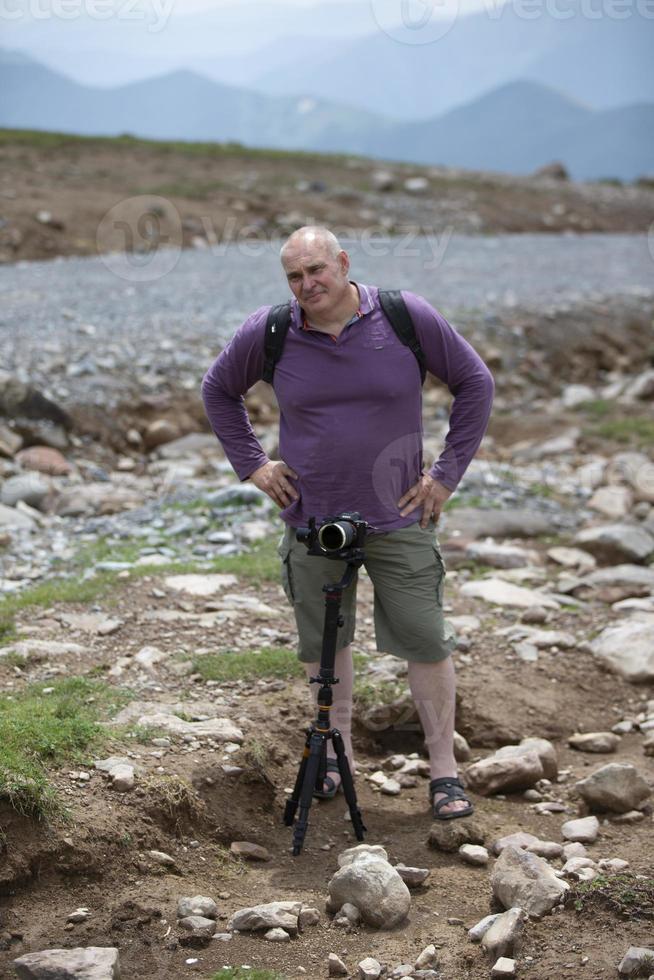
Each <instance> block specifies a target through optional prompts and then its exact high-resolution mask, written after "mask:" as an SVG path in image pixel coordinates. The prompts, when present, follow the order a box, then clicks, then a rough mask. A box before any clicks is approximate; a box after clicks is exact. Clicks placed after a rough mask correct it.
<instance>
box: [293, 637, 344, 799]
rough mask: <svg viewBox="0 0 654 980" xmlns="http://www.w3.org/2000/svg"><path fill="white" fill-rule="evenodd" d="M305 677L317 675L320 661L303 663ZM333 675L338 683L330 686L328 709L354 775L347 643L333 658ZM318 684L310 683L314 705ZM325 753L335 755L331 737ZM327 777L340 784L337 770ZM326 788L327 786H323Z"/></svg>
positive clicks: (332, 756)
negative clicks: (329, 706)
mask: <svg viewBox="0 0 654 980" xmlns="http://www.w3.org/2000/svg"><path fill="white" fill-rule="evenodd" d="M304 666H305V669H306V672H307V678H309V677H317V676H318V672H319V670H320V662H317V663H312V664H305V665H304ZM334 677H338V684H335V685H334V686H333V688H332V694H333V698H334V701H333V704H332V710H331V711H330V716H331V721H332V728H338V730H339V732H340V733H341V735H342V736H343V745H344V746H345V754H346V755H347V757H348V759H349V762H350V769H351V770H352V774H353V775H354V757H353V754H352V689H353V686H354V666H353V663H352V648H351V647H350V646H349V645H348V646H346V647H343V648H342V650H339V651H338V652H337V653H336V657H335V659H334ZM319 687H320V685H319V684H312V685H311V696H312V701H313V704H314V705H315V704H316V702H317V699H318V689H319ZM327 755H328V756H330V757H331V758H334V757H335V756H336V753H335V751H334V747H333V745H332V742H331V739H330V740H329V741H328V742H327ZM329 778H330V779H333V780H334V783H335V784H336V786H338V785H339V784H340V781H341V777H340V776H339V774H338V773H337V772H332V773H330V774H329ZM325 789H328V786H325Z"/></svg>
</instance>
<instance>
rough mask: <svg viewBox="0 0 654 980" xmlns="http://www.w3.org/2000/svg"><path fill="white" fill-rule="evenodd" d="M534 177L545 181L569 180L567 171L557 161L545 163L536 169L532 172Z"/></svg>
mask: <svg viewBox="0 0 654 980" xmlns="http://www.w3.org/2000/svg"><path fill="white" fill-rule="evenodd" d="M534 177H544V178H546V179H547V180H560V181H568V180H570V176H569V174H568V171H567V169H566V168H565V166H564V164H562V163H560V162H559V161H558V160H553V161H552V163H545V164H543V166H542V167H538V169H537V170H534Z"/></svg>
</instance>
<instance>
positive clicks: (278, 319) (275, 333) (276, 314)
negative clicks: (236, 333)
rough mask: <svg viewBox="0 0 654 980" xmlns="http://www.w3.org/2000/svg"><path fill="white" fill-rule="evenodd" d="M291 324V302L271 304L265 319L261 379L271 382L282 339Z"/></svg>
mask: <svg viewBox="0 0 654 980" xmlns="http://www.w3.org/2000/svg"><path fill="white" fill-rule="evenodd" d="M290 325H291V304H290V303H282V304H281V305H280V306H271V308H270V312H269V313H268V319H267V320H266V336H265V341H264V349H263V380H264V381H267V382H268V384H269V385H271V384H272V381H273V375H274V373H275V365H276V364H277V361H278V360H279V359H280V357H281V356H282V352H283V350H284V341H285V340H286V334H287V333H288V328H289V327H290Z"/></svg>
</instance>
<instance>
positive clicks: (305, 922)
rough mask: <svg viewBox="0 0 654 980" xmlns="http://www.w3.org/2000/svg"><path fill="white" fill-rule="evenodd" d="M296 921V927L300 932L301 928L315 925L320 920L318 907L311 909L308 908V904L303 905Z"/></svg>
mask: <svg viewBox="0 0 654 980" xmlns="http://www.w3.org/2000/svg"><path fill="white" fill-rule="evenodd" d="M297 922H298V927H299V929H300V932H302V930H303V929H308V928H310V927H311V926H317V925H318V923H319V922H320V912H319V911H318V909H313V908H310V907H309V906H305V907H304V908H302V909H301V910H300V914H299V915H298V918H297Z"/></svg>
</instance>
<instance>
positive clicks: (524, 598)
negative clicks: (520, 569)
mask: <svg viewBox="0 0 654 980" xmlns="http://www.w3.org/2000/svg"><path fill="white" fill-rule="evenodd" d="M459 591H460V593H461V595H463V596H469V597H470V598H473V599H483V600H484V601H485V602H491V603H493V604H494V605H498V606H516V607H518V608H523V609H527V608H529V607H530V606H538V605H540V606H544V607H545V608H546V609H558V608H559V604H558V602H557V601H556V599H553V598H552V597H551V596H547V595H545V594H544V593H542V592H535V591H534V590H533V589H525V588H523V587H522V586H520V585H513V584H512V583H511V582H505V581H504V579H500V578H488V579H480V580H478V581H474V582H466V583H465V585H462V586H461V588H460V590H459Z"/></svg>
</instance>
